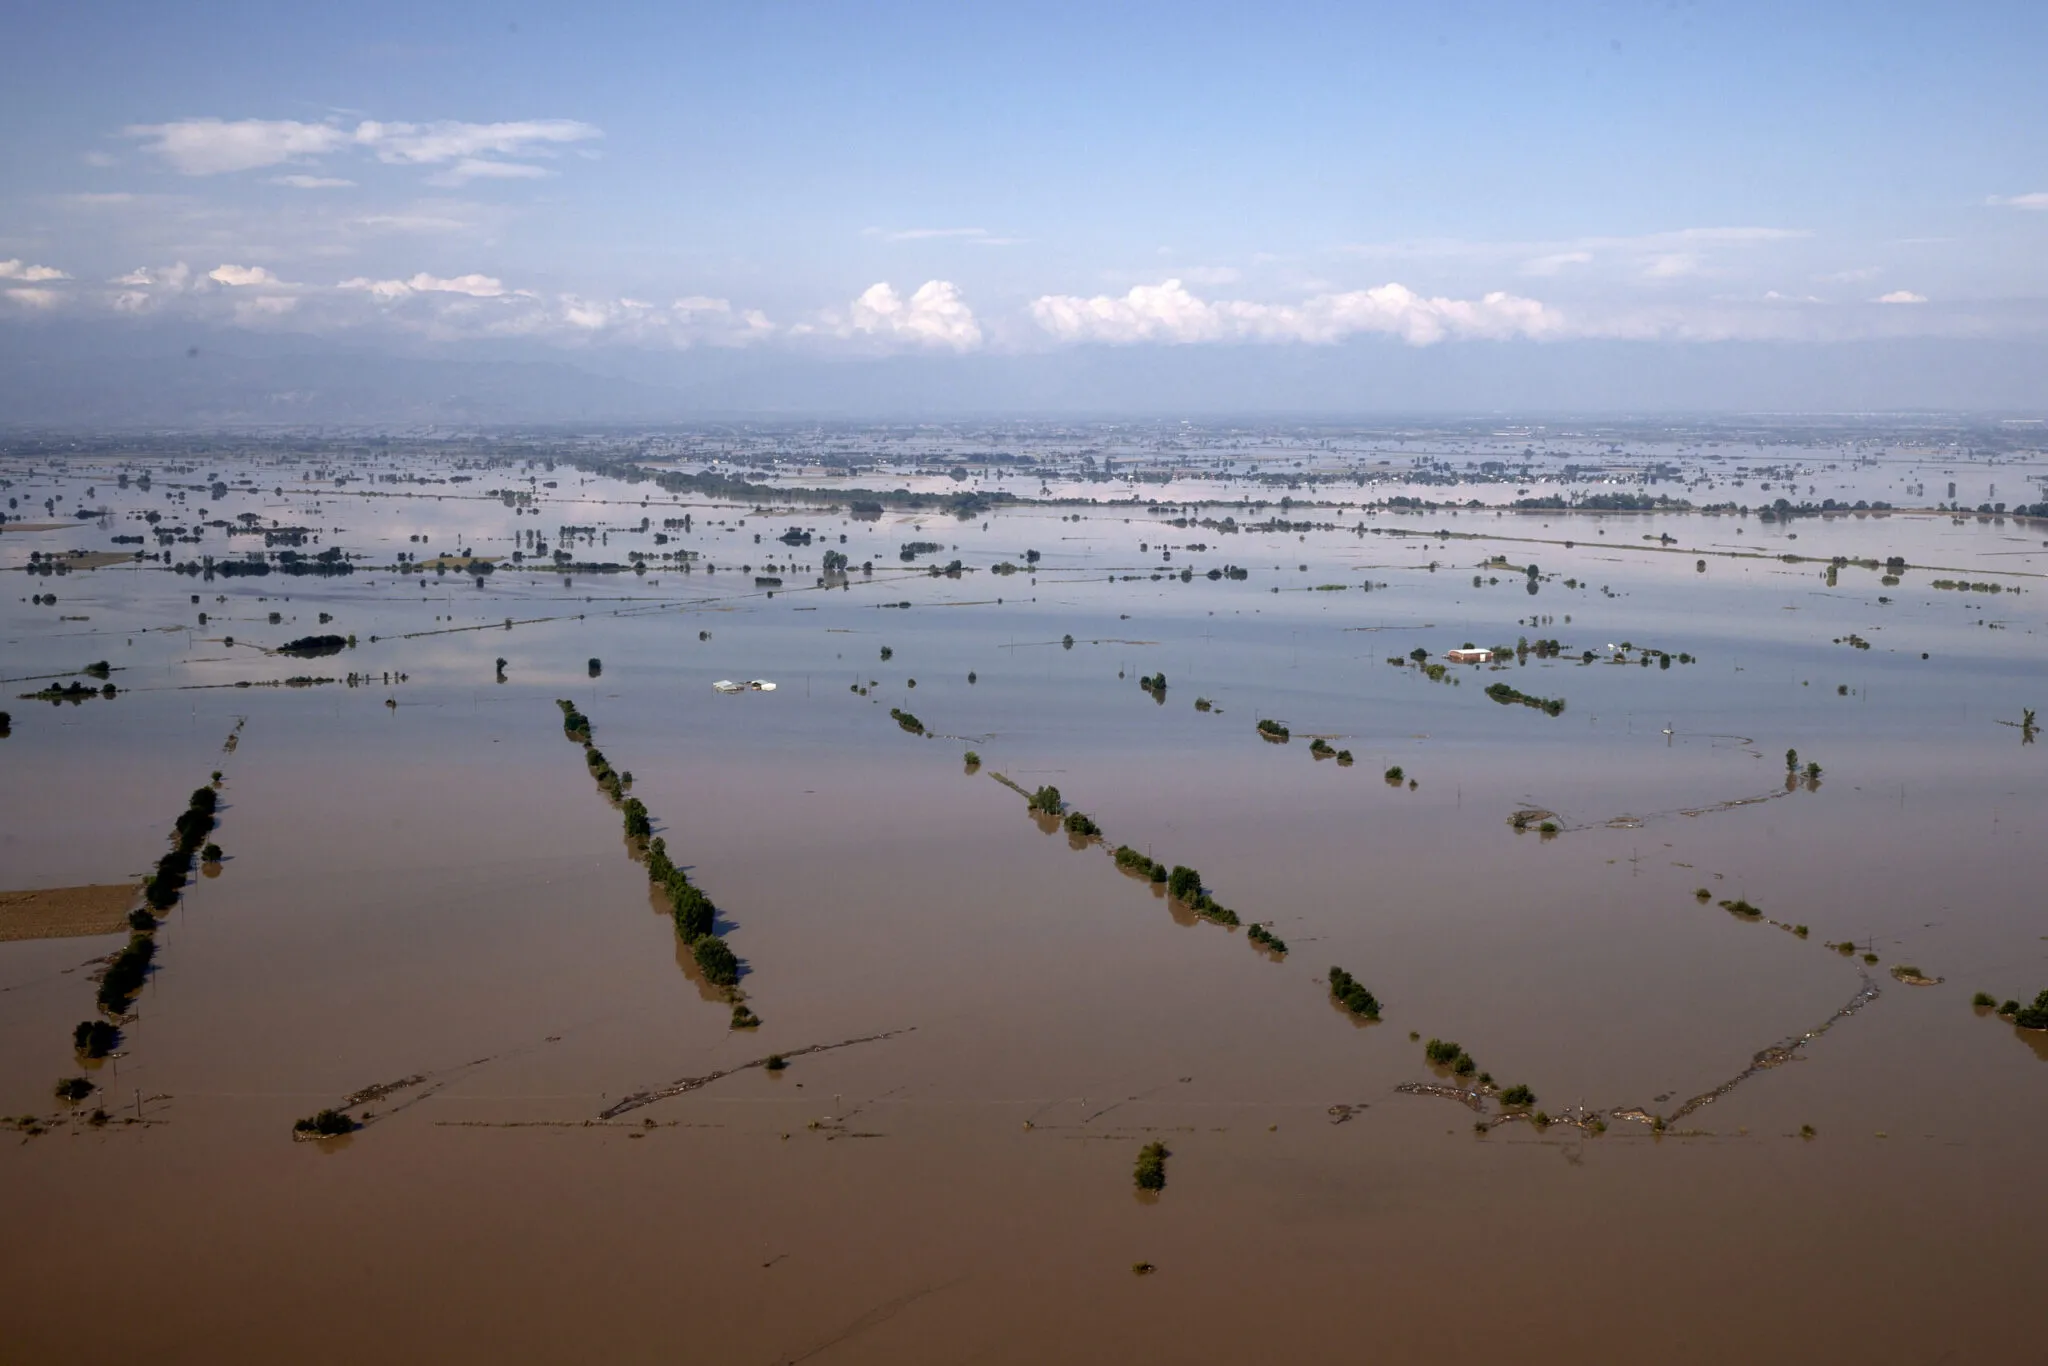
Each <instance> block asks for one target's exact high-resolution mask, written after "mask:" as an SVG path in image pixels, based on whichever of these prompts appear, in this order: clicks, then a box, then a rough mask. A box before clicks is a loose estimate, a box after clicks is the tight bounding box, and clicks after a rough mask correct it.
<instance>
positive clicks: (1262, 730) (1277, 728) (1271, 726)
mask: <svg viewBox="0 0 2048 1366" xmlns="http://www.w3.org/2000/svg"><path fill="white" fill-rule="evenodd" d="M1258 730H1259V734H1261V735H1263V736H1265V737H1266V738H1267V739H1268V740H1285V739H1286V738H1287V737H1288V734H1289V732H1288V729H1287V727H1285V726H1283V725H1281V724H1280V723H1279V722H1278V721H1260V722H1259V726H1258Z"/></svg>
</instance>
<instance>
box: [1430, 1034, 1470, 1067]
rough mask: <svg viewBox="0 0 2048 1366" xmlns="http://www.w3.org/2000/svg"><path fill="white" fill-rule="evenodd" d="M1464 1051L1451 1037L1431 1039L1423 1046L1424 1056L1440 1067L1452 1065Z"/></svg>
mask: <svg viewBox="0 0 2048 1366" xmlns="http://www.w3.org/2000/svg"><path fill="white" fill-rule="evenodd" d="M1464 1051H1465V1050H1464V1049H1462V1048H1460V1047H1458V1045H1457V1044H1455V1043H1452V1042H1451V1041H1450V1040H1449V1039H1431V1040H1430V1041H1429V1042H1428V1043H1426V1044H1424V1045H1423V1046H1422V1056H1423V1057H1425V1058H1427V1059H1428V1060H1429V1061H1430V1062H1431V1063H1433V1064H1434V1065H1436V1066H1438V1067H1448V1066H1450V1065H1451V1063H1453V1062H1455V1061H1456V1060H1457V1059H1458V1058H1459V1057H1460V1056H1461V1055H1462V1054H1463V1053H1464Z"/></svg>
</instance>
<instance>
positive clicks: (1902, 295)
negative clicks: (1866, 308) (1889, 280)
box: [1871, 289, 1927, 304]
mask: <svg viewBox="0 0 2048 1366" xmlns="http://www.w3.org/2000/svg"><path fill="white" fill-rule="evenodd" d="M1871 302H1872V303H1874V304H1924V303H1926V302H1927V296H1926V295H1925V294H1915V293H1914V292H1913V291H1912V290H1910V289H1895V290H1893V291H1892V292H1891V293H1889V294H1880V295H1878V296H1877V297H1876V298H1875V299H1872V300H1871Z"/></svg>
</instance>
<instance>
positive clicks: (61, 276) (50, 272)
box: [0, 261, 71, 285]
mask: <svg viewBox="0 0 2048 1366" xmlns="http://www.w3.org/2000/svg"><path fill="white" fill-rule="evenodd" d="M70 278H71V277H70V276H69V275H66V274H65V273H64V272H63V271H61V270H59V269H57V268H56V267H55V266H31V265H27V264H24V263H23V262H21V261H0V280H20V281H21V282H22V283H24V284H31V285H33V284H40V283H42V282H43V281H45V280H68V279H70Z"/></svg>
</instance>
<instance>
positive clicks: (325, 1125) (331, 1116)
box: [292, 1110, 362, 1138]
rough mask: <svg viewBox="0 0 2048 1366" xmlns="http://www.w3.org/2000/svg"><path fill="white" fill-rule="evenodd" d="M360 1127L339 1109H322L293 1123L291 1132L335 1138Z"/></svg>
mask: <svg viewBox="0 0 2048 1366" xmlns="http://www.w3.org/2000/svg"><path fill="white" fill-rule="evenodd" d="M361 1127H362V1125H360V1124H358V1123H356V1122H355V1121H354V1120H353V1119H350V1118H349V1117H348V1116H347V1115H346V1114H344V1113H343V1112H341V1111H340V1110H322V1111H320V1112H319V1113H318V1114H314V1115H308V1116H307V1117H306V1118H304V1119H302V1120H299V1121H298V1122H297V1123H295V1124H293V1125H292V1132H293V1133H295V1134H311V1135H313V1136H314V1137H317V1138H337V1137H339V1136H340V1135H342V1134H352V1133H354V1132H355V1131H356V1130H357V1129H360V1128H361Z"/></svg>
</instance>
